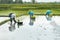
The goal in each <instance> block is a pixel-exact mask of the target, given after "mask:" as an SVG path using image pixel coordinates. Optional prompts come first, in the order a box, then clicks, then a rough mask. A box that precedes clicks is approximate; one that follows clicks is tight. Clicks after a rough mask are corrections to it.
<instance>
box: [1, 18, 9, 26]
mask: <svg viewBox="0 0 60 40" xmlns="http://www.w3.org/2000/svg"><path fill="white" fill-rule="evenodd" d="M8 21H9V19H8V20H5V21H3V22H1V23H0V26H1V25H3V24H4V23H6V22H8Z"/></svg>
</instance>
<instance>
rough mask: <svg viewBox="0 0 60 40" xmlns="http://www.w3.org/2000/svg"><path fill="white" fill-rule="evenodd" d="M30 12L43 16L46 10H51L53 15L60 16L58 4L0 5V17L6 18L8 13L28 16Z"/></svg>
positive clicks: (59, 5)
mask: <svg viewBox="0 0 60 40" xmlns="http://www.w3.org/2000/svg"><path fill="white" fill-rule="evenodd" d="M29 10H32V11H34V13H35V14H37V15H39V14H40V15H41V14H42V15H44V14H45V13H46V10H52V13H53V15H59V14H60V4H0V15H3V16H4V15H6V16H8V14H9V13H11V12H13V13H16V15H17V16H20V15H23V14H26V15H27V14H28V11H29Z"/></svg>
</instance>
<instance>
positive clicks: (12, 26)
mask: <svg viewBox="0 0 60 40" xmlns="http://www.w3.org/2000/svg"><path fill="white" fill-rule="evenodd" d="M15 24H16V23H14V24H12V25H10V27H9V31H14V30H15Z"/></svg>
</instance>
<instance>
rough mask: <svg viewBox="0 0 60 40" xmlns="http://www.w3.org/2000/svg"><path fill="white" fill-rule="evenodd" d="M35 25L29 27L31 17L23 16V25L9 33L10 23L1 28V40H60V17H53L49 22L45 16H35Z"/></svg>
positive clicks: (21, 18)
mask: <svg viewBox="0 0 60 40" xmlns="http://www.w3.org/2000/svg"><path fill="white" fill-rule="evenodd" d="M35 17H36V19H35V22H34V24H33V25H29V22H30V17H29V16H21V17H20V18H19V19H20V20H21V21H22V22H23V25H21V26H19V28H18V26H17V24H15V27H14V28H13V30H12V31H9V27H10V22H7V23H5V24H3V25H2V26H0V40H60V36H59V35H60V16H53V17H52V20H51V21H48V20H47V19H46V17H45V16H35Z"/></svg>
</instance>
